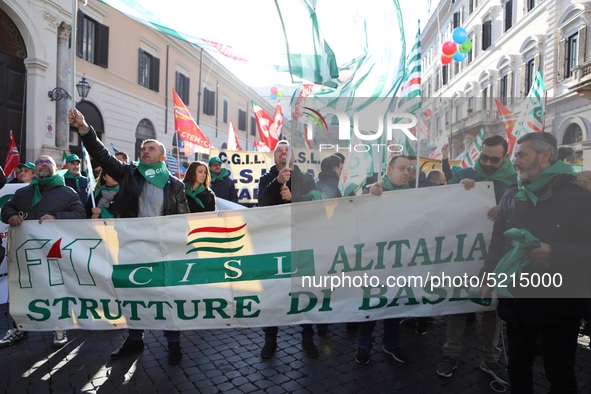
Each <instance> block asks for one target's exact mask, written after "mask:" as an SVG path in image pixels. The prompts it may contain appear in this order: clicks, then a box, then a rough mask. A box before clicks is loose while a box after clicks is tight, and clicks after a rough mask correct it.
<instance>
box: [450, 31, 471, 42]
mask: <svg viewBox="0 0 591 394" xmlns="http://www.w3.org/2000/svg"><path fill="white" fill-rule="evenodd" d="M451 36H452V38H453V40H454V42H455V43H456V44H461V43H463V42H464V41H466V40H467V39H468V32H466V30H465V29H464V28H463V27H456V28H455V29H454V30H453V31H452V32H451Z"/></svg>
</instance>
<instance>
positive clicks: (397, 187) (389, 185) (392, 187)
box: [382, 175, 410, 191]
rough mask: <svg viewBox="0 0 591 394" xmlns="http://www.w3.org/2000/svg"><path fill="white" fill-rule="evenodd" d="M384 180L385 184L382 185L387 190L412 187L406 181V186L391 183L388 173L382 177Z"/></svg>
mask: <svg viewBox="0 0 591 394" xmlns="http://www.w3.org/2000/svg"><path fill="white" fill-rule="evenodd" d="M382 180H383V181H384V184H383V185H382V190H385V191H391V190H403V189H410V186H409V185H408V183H405V184H404V186H396V185H393V184H391V183H390V181H389V180H388V176H387V175H384V176H383V177H382Z"/></svg>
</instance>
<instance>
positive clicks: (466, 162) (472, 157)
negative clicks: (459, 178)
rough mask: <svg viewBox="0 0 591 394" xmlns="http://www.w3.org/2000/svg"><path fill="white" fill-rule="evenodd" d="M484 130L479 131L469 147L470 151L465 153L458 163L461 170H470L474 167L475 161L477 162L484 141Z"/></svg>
mask: <svg viewBox="0 0 591 394" xmlns="http://www.w3.org/2000/svg"><path fill="white" fill-rule="evenodd" d="M484 135H485V133H484V128H481V129H480V132H479V133H478V135H477V136H476V139H475V140H474V142H472V145H470V149H468V151H466V154H465V155H464V158H463V159H462V161H461V162H460V167H462V168H470V167H473V166H474V163H476V160H478V156H480V152H482V143H483V141H484Z"/></svg>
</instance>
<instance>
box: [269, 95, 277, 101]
mask: <svg viewBox="0 0 591 394" xmlns="http://www.w3.org/2000/svg"><path fill="white" fill-rule="evenodd" d="M269 98H270V99H271V100H275V99H277V95H276V94H273V93H271V94H270V95H269Z"/></svg>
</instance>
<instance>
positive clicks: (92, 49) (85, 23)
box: [77, 11, 109, 68]
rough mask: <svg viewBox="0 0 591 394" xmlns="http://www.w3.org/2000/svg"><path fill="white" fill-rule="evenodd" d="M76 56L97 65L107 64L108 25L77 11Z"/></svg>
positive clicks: (105, 65) (105, 66)
mask: <svg viewBox="0 0 591 394" xmlns="http://www.w3.org/2000/svg"><path fill="white" fill-rule="evenodd" d="M77 24H78V36H77V41H78V43H77V52H78V57H79V58H81V59H84V60H86V61H87V62H90V63H92V64H96V65H97V66H100V67H103V68H107V67H108V66H109V27H108V26H105V25H102V24H100V23H99V22H97V21H95V20H94V19H92V18H90V17H89V16H88V15H86V14H84V13H83V12H81V11H78V23H77Z"/></svg>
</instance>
